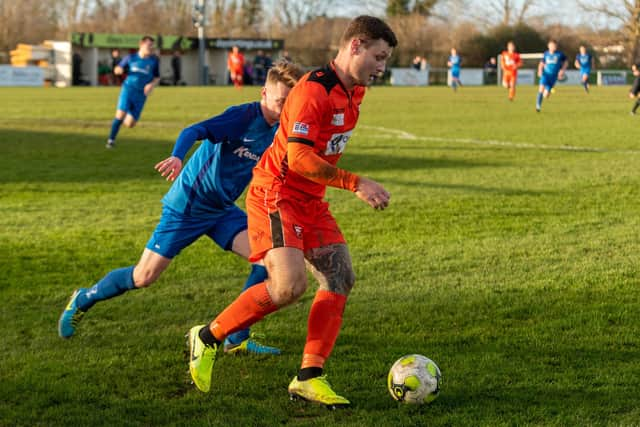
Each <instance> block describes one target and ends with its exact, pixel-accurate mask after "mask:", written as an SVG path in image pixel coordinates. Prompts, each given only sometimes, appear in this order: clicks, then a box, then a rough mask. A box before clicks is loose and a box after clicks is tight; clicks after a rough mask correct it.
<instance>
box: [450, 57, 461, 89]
mask: <svg viewBox="0 0 640 427" xmlns="http://www.w3.org/2000/svg"><path fill="white" fill-rule="evenodd" d="M461 63H462V58H460V55H458V51H457V50H456V48H455V47H453V48H451V55H450V56H449V59H448V60H447V67H449V69H450V70H449V71H450V72H451V87H452V88H453V90H454V91H456V90H457V89H458V86H462V82H461V81H460V64H461Z"/></svg>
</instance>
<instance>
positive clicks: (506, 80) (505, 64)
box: [500, 41, 522, 101]
mask: <svg viewBox="0 0 640 427" xmlns="http://www.w3.org/2000/svg"><path fill="white" fill-rule="evenodd" d="M521 66H522V60H520V54H519V53H518V52H516V45H515V43H513V42H512V41H510V42H508V43H507V50H503V51H502V53H501V54H500V67H501V68H502V86H504V87H505V88H507V89H509V101H513V98H514V97H515V96H516V83H517V81H518V68H520V67H521Z"/></svg>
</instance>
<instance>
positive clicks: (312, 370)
mask: <svg viewBox="0 0 640 427" xmlns="http://www.w3.org/2000/svg"><path fill="white" fill-rule="evenodd" d="M320 375H322V368H318V367H316V366H311V367H309V368H302V369H300V372H298V380H299V381H306V380H310V379H311V378H316V377H319V376H320Z"/></svg>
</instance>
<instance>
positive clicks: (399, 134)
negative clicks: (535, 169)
mask: <svg viewBox="0 0 640 427" xmlns="http://www.w3.org/2000/svg"><path fill="white" fill-rule="evenodd" d="M359 127H361V128H363V129H370V130H376V131H379V132H383V133H386V134H387V135H384V136H385V137H396V138H399V139H406V140H413V141H430V142H456V143H460V144H474V145H493V146H501V147H514V148H528V149H536V150H560V151H583V152H590V153H628V154H639V153H640V151H639V150H611V149H608V148H599V147H579V146H576V145H559V146H556V145H547V144H531V143H526V142H512V141H497V140H494V139H474V138H444V137H440V136H425V135H415V134H413V133H410V132H407V131H404V130H401V129H391V128H386V127H382V126H368V125H362V126H359Z"/></svg>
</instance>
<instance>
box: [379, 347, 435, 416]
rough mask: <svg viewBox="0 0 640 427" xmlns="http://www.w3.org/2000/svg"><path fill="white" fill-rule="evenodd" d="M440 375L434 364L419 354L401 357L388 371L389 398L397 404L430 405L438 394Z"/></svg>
mask: <svg viewBox="0 0 640 427" xmlns="http://www.w3.org/2000/svg"><path fill="white" fill-rule="evenodd" d="M441 382H442V374H441V373H440V368H438V365H436V364H435V362H434V361H433V360H431V359H429V358H428V357H425V356H422V355H421V354H409V355H406V356H403V357H401V358H400V359H398V360H397V361H396V363H394V364H393V366H392V367H391V369H390V370H389V376H388V378H387V386H388V388H389V393H391V396H393V398H394V399H395V400H397V401H399V402H404V403H413V404H422V403H431V402H433V401H434V400H435V399H436V397H438V393H440V384H441Z"/></svg>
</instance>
